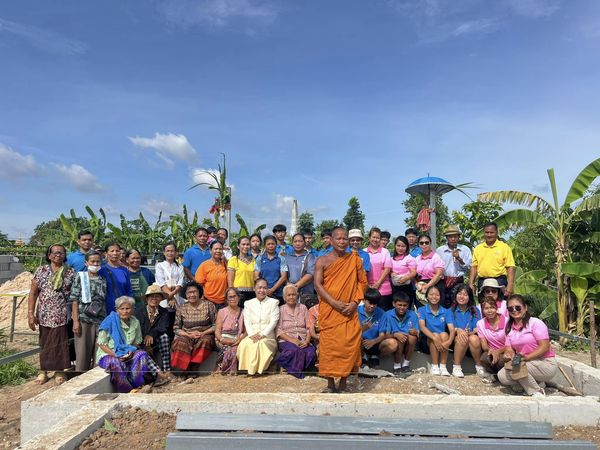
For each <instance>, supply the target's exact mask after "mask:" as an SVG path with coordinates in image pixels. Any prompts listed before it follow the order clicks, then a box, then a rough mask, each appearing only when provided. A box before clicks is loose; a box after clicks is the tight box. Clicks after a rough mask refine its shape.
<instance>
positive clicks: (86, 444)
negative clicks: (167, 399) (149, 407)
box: [79, 408, 176, 450]
mask: <svg viewBox="0 0 600 450" xmlns="http://www.w3.org/2000/svg"><path fill="white" fill-rule="evenodd" d="M175 419H176V416H175V415H171V414H166V413H158V412H156V411H143V410H141V409H137V408H130V409H126V410H122V411H118V412H117V413H115V414H114V415H113V417H112V418H111V419H110V423H111V424H112V425H113V426H114V427H115V428H116V431H108V430H107V429H105V427H103V428H100V429H99V430H96V431H95V432H94V433H92V434H91V435H90V436H89V437H88V438H87V439H86V440H85V441H83V443H82V444H81V445H80V446H79V448H80V449H82V450H91V449H103V450H110V449H115V450H117V449H118V450H121V449H124V448H126V449H131V450H134V449H144V450H154V449H157V450H158V449H164V448H165V444H166V438H167V434H169V433H170V432H172V431H175Z"/></svg>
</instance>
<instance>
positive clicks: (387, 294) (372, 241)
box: [365, 227, 392, 311]
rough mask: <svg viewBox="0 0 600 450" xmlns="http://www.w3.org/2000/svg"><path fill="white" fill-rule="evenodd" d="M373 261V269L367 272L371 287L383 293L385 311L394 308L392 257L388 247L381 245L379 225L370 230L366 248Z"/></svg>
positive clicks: (380, 304)
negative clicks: (391, 279) (391, 274)
mask: <svg viewBox="0 0 600 450" xmlns="http://www.w3.org/2000/svg"><path fill="white" fill-rule="evenodd" d="M365 251H366V252H367V253H368V254H369V259H370V261H371V270H370V271H368V272H367V280H368V281H369V287H372V288H375V289H377V290H378V291H379V293H380V294H381V300H380V301H379V307H380V308H382V309H383V310H384V311H388V310H390V309H392V284H391V283H390V272H391V271H392V257H391V256H390V252H389V251H388V249H387V248H383V247H382V246H381V230H380V229H379V228H377V227H373V228H371V231H369V246H368V247H367V248H365Z"/></svg>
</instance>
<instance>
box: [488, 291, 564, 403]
mask: <svg viewBox="0 0 600 450" xmlns="http://www.w3.org/2000/svg"><path fill="white" fill-rule="evenodd" d="M507 305H508V306H507V309H508V315H509V319H508V323H507V324H506V329H505V331H506V349H505V350H504V360H505V361H508V362H510V361H512V359H513V358H514V357H515V355H517V354H519V355H521V361H524V362H525V365H526V366H527V372H528V375H527V377H525V378H520V379H517V380H514V379H513V378H512V370H510V369H509V370H507V369H506V366H505V367H504V368H503V369H502V370H500V372H498V379H499V380H500V383H502V384H504V385H507V386H515V385H517V384H520V385H521V387H522V388H523V389H524V390H525V392H526V393H527V395H531V396H534V397H538V396H540V397H542V396H544V395H545V393H544V390H543V389H542V388H541V387H540V385H539V384H538V383H539V382H545V381H550V380H551V379H552V378H553V377H554V375H556V372H557V371H558V363H557V362H556V358H555V354H554V350H552V347H551V346H550V337H549V336H548V327H547V326H546V325H545V324H544V322H542V321H541V320H540V319H537V318H535V317H531V316H530V315H529V311H527V305H526V304H525V300H523V297H521V296H520V295H517V294H513V295H511V296H510V297H508V300H507ZM509 367H510V366H509Z"/></svg>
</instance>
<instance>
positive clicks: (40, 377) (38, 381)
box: [35, 373, 48, 384]
mask: <svg viewBox="0 0 600 450" xmlns="http://www.w3.org/2000/svg"><path fill="white" fill-rule="evenodd" d="M47 382H48V375H46V374H45V373H40V374H39V375H38V376H37V378H36V379H35V384H44V383H47Z"/></svg>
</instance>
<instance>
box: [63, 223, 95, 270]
mask: <svg viewBox="0 0 600 450" xmlns="http://www.w3.org/2000/svg"><path fill="white" fill-rule="evenodd" d="M77 245H78V246H79V248H78V249H77V250H75V251H74V252H71V253H69V254H68V255H67V266H69V267H72V268H73V270H74V271H75V272H85V271H87V266H86V264H85V254H86V253H87V252H89V251H90V250H91V248H92V247H93V246H94V236H93V235H92V233H91V231H88V230H82V231H80V232H79V234H78V235H77Z"/></svg>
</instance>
